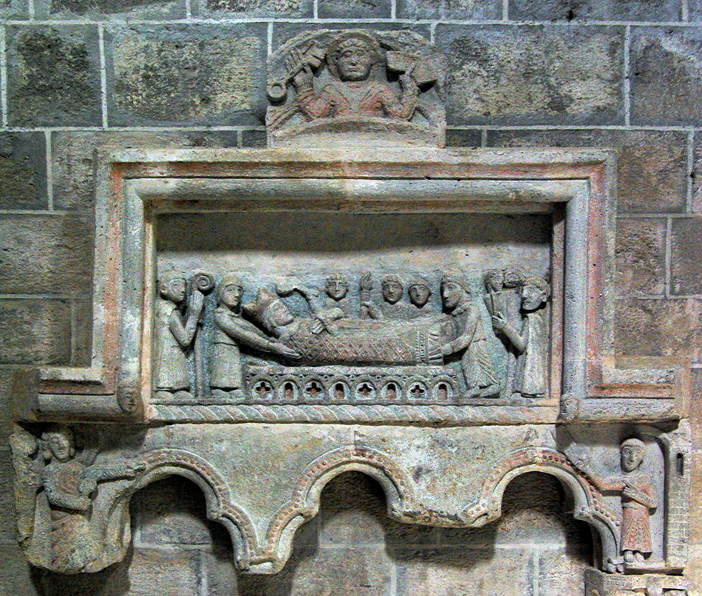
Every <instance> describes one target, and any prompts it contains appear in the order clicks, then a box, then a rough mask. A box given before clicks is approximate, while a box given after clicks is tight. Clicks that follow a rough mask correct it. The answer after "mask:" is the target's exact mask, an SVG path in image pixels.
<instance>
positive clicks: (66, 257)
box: [0, 215, 92, 297]
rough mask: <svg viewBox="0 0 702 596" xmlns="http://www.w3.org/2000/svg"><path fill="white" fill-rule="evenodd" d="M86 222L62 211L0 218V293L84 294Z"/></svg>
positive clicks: (88, 270) (87, 288)
mask: <svg viewBox="0 0 702 596" xmlns="http://www.w3.org/2000/svg"><path fill="white" fill-rule="evenodd" d="M91 277H92V224H91V222H90V221H89V220H87V219H84V218H81V217H77V216H66V215H12V216H7V217H5V218H3V219H2V220H0V293H6V294H17V293H20V294H58V295H70V296H83V297H85V296H90V293H91V291H92V279H91Z"/></svg>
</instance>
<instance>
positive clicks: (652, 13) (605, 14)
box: [509, 0, 682, 22]
mask: <svg viewBox="0 0 702 596" xmlns="http://www.w3.org/2000/svg"><path fill="white" fill-rule="evenodd" d="M681 4H682V3H681V0H626V1H625V2H619V1H617V0H614V1H613V0H510V3H509V17H510V18H511V19H516V20H532V19H533V20H537V21H556V20H559V21H563V20H565V21H574V20H578V19H590V20H602V21H649V22H650V21H668V22H670V21H679V20H680V18H681V12H682V6H681Z"/></svg>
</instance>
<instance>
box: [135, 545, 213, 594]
mask: <svg viewBox="0 0 702 596" xmlns="http://www.w3.org/2000/svg"><path fill="white" fill-rule="evenodd" d="M200 581H201V580H200V565H199V554H198V553H197V551H188V550H157V549H145V548H138V549H134V555H133V557H132V561H131V564H130V566H129V584H128V585H129V594H130V596H132V595H133V596H153V595H154V594H162V595H163V596H199V594H200V591H199V585H200Z"/></svg>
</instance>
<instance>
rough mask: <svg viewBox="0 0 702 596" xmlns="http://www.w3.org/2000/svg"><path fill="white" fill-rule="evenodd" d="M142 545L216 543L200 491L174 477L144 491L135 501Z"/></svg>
mask: <svg viewBox="0 0 702 596" xmlns="http://www.w3.org/2000/svg"><path fill="white" fill-rule="evenodd" d="M134 508H135V510H136V511H137V519H138V520H139V534H138V536H139V544H140V545H142V546H152V547H158V546H160V545H165V544H172V545H177V544H189V545H207V546H209V545H210V544H211V542H212V538H211V532H210V529H209V527H208V526H209V524H208V522H207V517H206V514H205V498H204V497H203V495H202V492H201V491H200V489H199V488H198V487H197V486H196V485H195V484H193V483H192V482H189V481H187V480H185V479H184V478H178V477H171V478H167V479H166V480H161V481H160V482H156V483H154V484H152V485H150V486H148V487H146V488H145V489H143V490H142V491H141V492H140V493H139V494H138V495H137V497H135V499H134Z"/></svg>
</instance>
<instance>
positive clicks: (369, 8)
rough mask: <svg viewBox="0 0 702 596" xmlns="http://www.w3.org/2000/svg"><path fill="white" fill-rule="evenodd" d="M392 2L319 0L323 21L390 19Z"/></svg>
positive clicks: (379, 0) (383, 0)
mask: <svg viewBox="0 0 702 596" xmlns="http://www.w3.org/2000/svg"><path fill="white" fill-rule="evenodd" d="M391 4H392V2H391V1H390V0H319V16H320V17H321V18H323V19H348V18H356V19H372V18H381V19H383V18H389V17H390V11H391Z"/></svg>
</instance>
